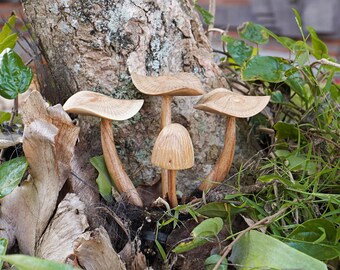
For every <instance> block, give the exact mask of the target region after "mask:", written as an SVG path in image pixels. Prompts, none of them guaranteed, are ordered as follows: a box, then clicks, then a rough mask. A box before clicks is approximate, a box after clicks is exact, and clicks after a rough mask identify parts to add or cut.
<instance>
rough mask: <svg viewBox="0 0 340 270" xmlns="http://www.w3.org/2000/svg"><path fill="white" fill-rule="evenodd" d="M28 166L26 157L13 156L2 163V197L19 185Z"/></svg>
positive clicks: (0, 182)
mask: <svg viewBox="0 0 340 270" xmlns="http://www.w3.org/2000/svg"><path fill="white" fill-rule="evenodd" d="M27 166H28V164H27V161H26V158H25V157H17V158H13V159H11V160H9V161H6V162H4V163H2V164H0V198H3V197H5V196H6V195H8V194H10V193H11V192H12V191H13V190H14V189H15V188H16V187H17V186H18V185H19V183H20V180H21V179H22V177H23V176H24V173H25V171H26V169H27Z"/></svg>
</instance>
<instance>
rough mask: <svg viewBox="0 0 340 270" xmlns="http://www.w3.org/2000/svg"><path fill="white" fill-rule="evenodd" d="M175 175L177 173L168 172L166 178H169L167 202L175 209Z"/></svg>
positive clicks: (174, 171) (176, 203) (173, 171)
mask: <svg viewBox="0 0 340 270" xmlns="http://www.w3.org/2000/svg"><path fill="white" fill-rule="evenodd" d="M176 174H177V171H176V170H168V177H169V182H168V183H169V185H168V186H169V193H168V196H169V202H170V206H171V207H172V208H173V207H176V206H177V205H178V201H177V195H176Z"/></svg>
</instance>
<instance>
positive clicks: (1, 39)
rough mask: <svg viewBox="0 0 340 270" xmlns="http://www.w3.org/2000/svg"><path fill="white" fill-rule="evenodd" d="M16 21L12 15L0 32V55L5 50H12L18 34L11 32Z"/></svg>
mask: <svg viewBox="0 0 340 270" xmlns="http://www.w3.org/2000/svg"><path fill="white" fill-rule="evenodd" d="M16 19H17V18H16V16H15V15H12V16H11V17H10V18H9V19H8V21H7V22H6V23H5V24H4V26H3V28H2V30H1V32H0V53H1V52H2V51H3V50H5V49H6V48H10V49H13V48H14V46H15V44H16V42H17V39H18V34H17V33H14V32H13V28H14V25H15V22H16Z"/></svg>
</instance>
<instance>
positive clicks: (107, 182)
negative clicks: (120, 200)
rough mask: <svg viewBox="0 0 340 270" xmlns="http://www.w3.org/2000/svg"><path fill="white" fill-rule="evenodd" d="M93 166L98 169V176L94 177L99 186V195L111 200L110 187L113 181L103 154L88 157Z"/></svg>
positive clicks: (108, 200)
mask: <svg viewBox="0 0 340 270" xmlns="http://www.w3.org/2000/svg"><path fill="white" fill-rule="evenodd" d="M90 162H91V164H92V165H93V167H95V168H96V170H97V171H98V177H97V179H96V183H97V185H98V188H99V193H100V195H101V196H102V197H103V198H104V199H105V201H107V202H113V198H112V187H113V181H111V177H110V174H109V172H108V170H107V168H106V165H105V160H104V157H103V156H96V157H93V158H91V159H90Z"/></svg>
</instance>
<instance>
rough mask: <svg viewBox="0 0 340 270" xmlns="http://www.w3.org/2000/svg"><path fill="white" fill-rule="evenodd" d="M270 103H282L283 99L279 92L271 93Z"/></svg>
mask: <svg viewBox="0 0 340 270" xmlns="http://www.w3.org/2000/svg"><path fill="white" fill-rule="evenodd" d="M270 101H271V102H273V103H283V102H284V101H285V99H284V97H283V95H282V93H281V92H280V91H275V92H273V93H272V95H271V97H270Z"/></svg>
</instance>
